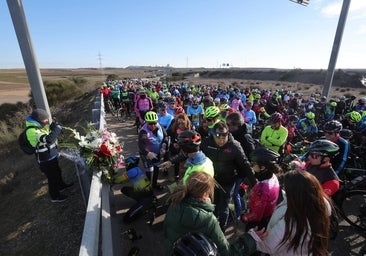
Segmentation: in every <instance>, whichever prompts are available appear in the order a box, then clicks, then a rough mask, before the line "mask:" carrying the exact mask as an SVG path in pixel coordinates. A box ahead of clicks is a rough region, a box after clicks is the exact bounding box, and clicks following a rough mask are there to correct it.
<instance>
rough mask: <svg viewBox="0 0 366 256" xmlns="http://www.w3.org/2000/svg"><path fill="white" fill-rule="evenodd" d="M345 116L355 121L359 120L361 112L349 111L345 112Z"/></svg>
mask: <svg viewBox="0 0 366 256" xmlns="http://www.w3.org/2000/svg"><path fill="white" fill-rule="evenodd" d="M345 117H346V118H348V119H351V120H352V121H354V122H356V123H358V122H360V121H361V114H360V113H358V112H357V111H351V112H349V113H347V114H346V116H345Z"/></svg>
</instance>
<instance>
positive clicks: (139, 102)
mask: <svg viewBox="0 0 366 256" xmlns="http://www.w3.org/2000/svg"><path fill="white" fill-rule="evenodd" d="M136 98H137V99H136V101H135V107H134V109H135V112H136V118H138V120H139V122H140V124H142V123H143V122H144V116H145V113H146V112H148V111H151V110H152V109H153V107H154V106H153V103H152V101H151V99H150V98H149V97H148V96H147V95H146V92H145V90H140V91H139V94H138V95H136Z"/></svg>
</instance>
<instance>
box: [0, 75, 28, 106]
mask: <svg viewBox="0 0 366 256" xmlns="http://www.w3.org/2000/svg"><path fill="white" fill-rule="evenodd" d="M29 94H30V88H29V84H22V83H10V82H3V81H0V105H1V104H3V103H11V104H15V103H17V102H19V101H20V102H24V103H25V102H27V101H28V100H29V96H28V95H29Z"/></svg>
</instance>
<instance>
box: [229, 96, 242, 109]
mask: <svg viewBox="0 0 366 256" xmlns="http://www.w3.org/2000/svg"><path fill="white" fill-rule="evenodd" d="M231 108H232V109H233V110H234V112H237V111H238V112H240V111H242V110H243V109H244V105H243V102H242V101H241V99H240V94H239V93H237V94H236V95H235V97H234V99H233V100H232V101H231Z"/></svg>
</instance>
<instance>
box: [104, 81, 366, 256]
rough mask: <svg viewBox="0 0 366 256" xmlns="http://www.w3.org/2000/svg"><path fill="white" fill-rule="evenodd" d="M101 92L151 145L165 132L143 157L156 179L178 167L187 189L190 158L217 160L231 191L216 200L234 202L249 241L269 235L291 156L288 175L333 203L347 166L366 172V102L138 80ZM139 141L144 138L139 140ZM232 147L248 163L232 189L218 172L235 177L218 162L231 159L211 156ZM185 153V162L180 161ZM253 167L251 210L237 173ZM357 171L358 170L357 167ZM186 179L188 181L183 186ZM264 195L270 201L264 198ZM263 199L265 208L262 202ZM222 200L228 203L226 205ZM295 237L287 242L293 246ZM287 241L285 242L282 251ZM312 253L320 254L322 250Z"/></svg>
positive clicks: (178, 175)
mask: <svg viewBox="0 0 366 256" xmlns="http://www.w3.org/2000/svg"><path fill="white" fill-rule="evenodd" d="M100 92H101V94H102V95H103V97H104V101H111V102H113V106H114V107H115V108H116V109H119V108H124V109H125V110H126V111H127V113H128V115H129V116H131V118H132V117H135V124H134V125H135V126H138V127H140V128H141V129H142V130H144V133H143V134H144V136H145V137H144V138H145V139H146V133H147V136H150V135H149V133H150V131H151V132H153V129H155V126H156V125H158V127H159V129H163V130H164V136H167V138H164V139H163V138H161V143H162V144H163V145H164V148H160V149H158V150H157V151H156V152H149V151H147V150H146V149H140V154H141V155H142V160H143V162H144V166H145V162H146V161H147V162H151V163H154V164H152V165H151V166H149V168H153V167H154V174H151V175H158V174H157V172H156V171H155V169H156V170H157V169H159V165H158V164H162V163H163V162H169V163H170V164H169V167H170V166H171V165H172V163H173V164H174V166H175V167H174V179H175V180H173V181H175V182H179V181H181V182H182V178H183V177H184V172H185V168H186V167H187V163H188V164H189V163H192V161H194V157H193V156H189V155H188V154H191V153H194V154H196V153H198V152H201V151H202V152H203V155H202V153H200V154H201V155H202V156H201V158H202V159H204V158H205V157H208V158H209V159H211V160H212V162H213V164H211V165H213V169H214V173H213V174H210V173H211V172H210V173H209V174H210V175H212V176H213V177H214V178H215V179H216V180H217V181H218V183H219V185H220V187H221V188H225V189H226V192H225V193H224V195H222V194H221V195H220V191H215V195H218V196H219V197H220V196H223V197H226V196H227V195H228V194H229V195H230V200H233V201H234V203H235V215H236V218H237V219H238V220H241V221H242V222H244V223H246V224H247V227H248V229H247V230H248V231H249V233H250V232H252V233H253V231H250V230H249V228H253V227H255V226H259V227H266V226H267V224H268V223H269V222H270V219H271V216H272V214H273V212H274V211H275V208H276V205H277V204H279V200H280V198H281V197H282V196H281V193H279V191H281V190H280V183H281V182H280V181H281V180H280V178H279V177H280V176H278V179H277V174H278V173H280V172H281V171H285V169H286V168H284V165H282V164H283V163H282V162H284V159H287V157H288V156H291V158H290V160H291V163H289V162H290V161H289V162H288V163H286V166H287V167H288V168H289V169H286V171H289V170H295V169H297V170H302V171H304V170H306V171H307V172H308V173H310V174H312V175H314V176H315V177H316V178H317V180H318V181H319V183H320V185H321V188H322V189H323V192H322V193H324V194H325V196H326V197H329V198H330V197H332V196H333V195H334V194H336V193H337V191H338V189H339V186H340V182H339V181H340V178H341V177H342V176H341V175H342V170H343V169H344V168H345V167H346V166H351V167H358V168H366V163H365V160H363V156H364V154H365V153H366V146H365V145H366V97H361V98H357V97H355V96H348V97H346V96H345V95H344V96H340V97H339V98H336V99H329V100H328V99H327V98H326V97H325V96H321V95H318V94H311V95H303V94H302V93H301V92H292V91H289V90H285V89H276V90H269V89H267V88H259V87H258V88H253V87H247V88H238V87H235V86H234V85H229V86H227V87H224V86H209V85H192V84H187V83H184V82H182V83H170V84H166V83H162V82H159V81H147V82H142V81H137V80H119V81H107V82H105V83H104V84H103V85H102V87H101V89H100ZM106 111H108V109H106ZM133 113H134V114H133ZM146 113H147V114H146ZM150 125H151V126H152V128H151V127H150ZM187 132H188V133H187ZM165 134H166V135H165ZM180 134H184V136H187V134H191V135H190V136H191V137H184V138H183V137H182V136H181V137H180ZM140 137H141V136H140V135H139V140H140ZM210 138H212V140H211V141H210ZM223 138H226V140H224V139H223ZM221 139H223V140H222V141H221ZM201 141H202V144H201ZM231 141H236V142H234V144H235V145H234V146H235V147H237V145H239V147H241V149H240V151H241V152H243V153H244V154H245V156H244V158H242V156H241V154H240V153H237V158H238V157H239V155H240V157H239V158H240V159H242V160H241V161H240V162H241V163H238V164H237V165H235V164H233V167H232V168H233V171H235V172H234V176H235V173H237V174H236V176H235V180H234V182H233V183H230V185H228V183H225V182H223V181H222V177H221V178H220V176H219V175H220V174H217V172H218V168H219V167H218V166H220V165H223V164H226V167H228V168H229V169H230V168H231V164H230V163H228V162H224V160H223V159H219V160H218V159H217V158H228V157H232V156H229V155H230V154H228V155H225V151H222V152H224V153H223V155H217V154H216V152H215V153H213V149H214V148H215V150H216V148H220V147H225V146H227V145H229V144H230V143H231ZM220 143H222V144H220ZM188 144H189V145H188ZM139 145H141V143H140V142H139ZM190 145H191V146H190ZM230 145H231V144H230ZM297 145H302V146H303V145H305V147H303V150H302V151H296V146H297ZM189 146H190V147H193V149H194V150H193V151H192V152H191V151H189V152H187V150H186V148H187V147H189ZM232 147H233V146H231V148H230V150H232V149H233V148H232ZM235 150H236V149H235ZM235 150H234V151H235ZM181 151H182V152H183V155H185V157H186V158H185V159H184V158H179V154H180V152H181ZM216 151H217V150H216ZM182 152H181V153H182ZM230 152H232V151H230ZM235 152H236V151H235ZM226 153H227V152H226ZM293 153H296V154H299V155H293ZM143 155H145V156H144V157H143ZM177 155H178V158H177V157H176V156H177ZM187 155H188V159H190V157H191V158H192V159H191V160H188V161H187ZM213 156H216V157H213ZM211 157H212V158H211ZM146 158H147V159H146ZM177 159H178V160H180V161H178V160H177ZM182 159H184V161H183V160H182ZM185 161H186V162H185ZM232 161H236V160H235V159H233V160H232ZM210 162H211V161H210ZM247 162H248V163H250V164H251V166H252V167H251V168H252V169H251V170H252V172H253V174H254V178H255V179H256V182H257V183H256V182H252V181H250V182H249V186H250V187H251V193H250V196H249V203H248V205H247V206H245V205H242V203H243V202H241V200H240V196H239V193H240V189H242V190H245V188H244V186H243V184H245V183H248V180H251V179H252V178H253V177H250V175H248V172H246V174H245V175H238V173H240V171H241V170H235V168H238V167H239V166H240V167H241V168H242V169H243V168H244V169H248V168H249V166H250V165H246V163H247ZM200 164H202V163H200ZM355 164H357V166H352V165H355ZM161 166H164V167H167V166H168V165H164V164H162V165H161ZM161 166H160V167H161ZM289 166H291V167H289ZM156 167H158V168H156ZM281 167H282V168H281ZM220 168H224V167H223V166H220ZM161 169H164V168H161ZM193 169H194V168H193ZM201 169H202V168H201ZM281 169H283V170H281ZM246 171H247V170H246ZM150 172H152V171H150ZM190 173H191V172H190ZM149 175H150V174H149ZM187 178H188V177H187V176H185V179H184V180H187ZM231 178H232V177H230V180H231ZM151 180H152V182H154V184H153V188H160V186H159V185H158V184H157V183H156V180H157V177H156V176H155V177H154V179H151ZM253 186H254V187H253ZM263 191H265V192H263ZM258 193H267V194H268V195H267V197H266V196H265V195H263V194H261V195H260V196H259V194H258ZM231 198H232V199H231ZM264 198H266V201H263V200H264ZM224 199H225V200H226V201H227V198H224ZM238 199H239V200H238ZM215 200H218V199H217V198H215V197H214V198H213V201H214V203H215ZM220 200H221V199H220ZM261 201H262V202H261ZM259 202H261V203H259ZM226 203H228V202H226ZM303 203H304V204H306V202H303ZM216 204H217V205H219V206H220V205H221V206H222V207H223V208H225V209H223V211H224V212H225V211H226V208H227V205H225V202H224V203H222V202H220V203H218V202H217V201H216ZM244 208H246V209H244ZM214 213H215V214H218V216H217V217H218V219H219V222H221V223H220V228H221V229H222V232H225V228H226V223H225V225H222V224H223V222H222V221H221V219H222V216H221V215H220V214H222V212H220V211H219V213H217V209H215V210H214ZM264 213H265V214H264ZM329 215H330V214H329ZM286 225H287V224H286ZM217 232H219V231H217ZM261 234H262V233H258V232H257V235H252V236H253V237H255V239H256V240H257V239H258V236H261ZM182 235H184V234H182ZM205 235H207V236H209V234H205ZM290 237H291V235H290V234H288V237H287V238H289V239H290ZM312 239H315V238H312ZM290 240H291V239H290ZM315 240H316V239H315ZM284 241H285V238H284V239H283V240H282V243H284ZM312 242H313V241H312ZM180 246H181V245H180ZM258 246H260V243H258V241H257V248H258ZM310 247H311V246H310ZM310 247H309V248H310ZM295 249H296V250H297V248H295ZM296 250H295V251H296ZM270 251H271V250H270ZM309 251H313V252H314V251H316V249H314V248H312V249H311V250H309Z"/></svg>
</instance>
